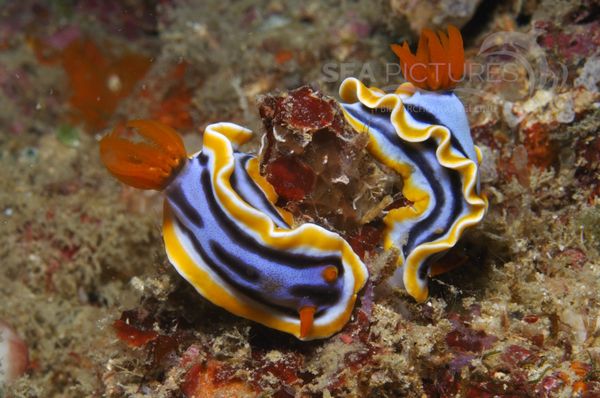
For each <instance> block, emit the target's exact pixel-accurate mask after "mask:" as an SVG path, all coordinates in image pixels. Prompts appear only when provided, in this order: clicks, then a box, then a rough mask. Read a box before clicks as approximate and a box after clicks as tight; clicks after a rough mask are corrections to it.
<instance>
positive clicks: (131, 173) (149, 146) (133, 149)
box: [100, 120, 187, 191]
mask: <svg viewBox="0 0 600 398" xmlns="http://www.w3.org/2000/svg"><path fill="white" fill-rule="evenodd" d="M132 129H133V130H135V132H137V133H138V134H139V135H140V136H141V137H142V138H143V140H141V141H134V140H132V139H131V138H124V137H123V136H124V135H125V134H127V133H130V132H131V130H132ZM100 158H101V159H102V163H104V166H106V168H107V169H108V171H110V173H111V174H112V175H114V176H115V177H116V178H117V179H119V180H120V181H121V182H124V183H125V184H127V185H131V186H132V187H134V188H139V189H155V190H158V191H159V190H162V189H163V188H164V187H166V186H167V184H168V183H169V181H170V180H171V178H172V177H173V176H174V175H175V174H176V173H177V171H179V169H180V168H181V166H183V164H184V162H185V160H186V159H187V153H186V151H185V147H184V145H183V141H182V140H181V137H180V136H179V134H177V132H176V131H175V130H173V129H172V128H170V127H169V126H166V125H164V124H162V123H158V122H155V121H150V120H132V121H129V122H127V123H126V124H125V125H120V126H117V127H116V128H115V129H114V130H113V131H111V132H110V133H109V134H108V135H106V136H105V137H104V138H102V140H101V141H100Z"/></svg>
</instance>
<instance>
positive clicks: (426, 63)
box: [391, 25, 465, 90]
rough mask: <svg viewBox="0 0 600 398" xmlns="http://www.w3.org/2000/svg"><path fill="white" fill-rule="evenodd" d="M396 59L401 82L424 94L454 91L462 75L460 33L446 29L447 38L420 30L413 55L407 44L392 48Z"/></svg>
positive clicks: (395, 45) (455, 29)
mask: <svg viewBox="0 0 600 398" xmlns="http://www.w3.org/2000/svg"><path fill="white" fill-rule="evenodd" d="M391 48H392V51H393V52H394V53H395V54H396V55H397V56H398V59H399V60H400V66H401V68H402V73H403V74H404V78H405V79H406V80H408V81H409V82H411V83H413V84H414V85H415V86H417V87H419V88H422V89H426V90H447V89H450V88H452V87H454V86H455V85H456V84H457V83H458V81H459V80H460V79H461V77H462V75H463V72H464V59H465V57H464V49H463V41H462V37H461V36H460V31H459V30H458V29H457V28H456V27H454V26H452V25H450V26H449V27H448V34H446V33H444V32H439V33H438V34H436V33H434V32H433V31H431V30H429V29H424V30H423V32H421V37H420V38H419V45H418V47H417V51H416V53H415V54H413V53H412V52H411V51H410V48H409V46H408V43H407V42H404V43H403V44H402V45H401V46H400V45H398V44H392V46H391Z"/></svg>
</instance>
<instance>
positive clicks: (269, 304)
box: [100, 120, 368, 340]
mask: <svg viewBox="0 0 600 398" xmlns="http://www.w3.org/2000/svg"><path fill="white" fill-rule="evenodd" d="M126 127H127V128H129V129H136V130H137V132H138V133H139V134H140V135H141V136H142V137H144V138H145V139H146V142H134V141H132V140H131V139H127V138H123V137H122V135H119V131H117V130H115V131H114V132H113V133H112V134H110V135H108V136H106V137H105V138H104V139H103V140H102V141H101V144H100V150H101V156H102V160H103V162H104V164H105V165H106V167H107V168H108V169H109V171H111V173H112V174H113V175H114V176H116V177H117V178H118V179H120V180H121V181H123V182H125V183H127V184H129V185H132V186H134V187H137V188H143V189H157V190H162V191H163V192H164V195H165V206H164V208H165V209H164V222H163V236H164V242H165V247H166V251H167V255H168V258H169V260H170V262H171V263H172V264H173V266H174V267H175V268H176V269H177V271H178V272H179V273H180V274H181V275H182V276H183V277H184V278H185V279H187V280H188V282H189V283H191V284H192V286H193V287H194V288H196V290H197V291H198V292H199V293H200V294H201V295H202V296H204V297H205V298H207V299H208V300H210V301H211V302H213V303H214V304H216V305H218V306H220V307H223V308H225V309H226V310H228V311H229V312H231V313H233V314H236V315H238V316H241V317H244V318H247V319H250V320H253V321H256V322H259V323H261V324H263V325H266V326H268V327H270V328H273V329H277V330H281V331H283V332H287V333H290V334H293V335H294V336H296V337H298V338H299V339H302V340H310V339H317V338H324V337H328V336H331V335H332V334H333V333H335V332H337V331H339V330H340V329H341V328H342V327H343V326H344V325H345V324H346V323H347V322H348V320H349V319H350V316H351V314H352V310H353V307H354V303H355V300H356V296H357V293H358V291H359V290H360V289H361V288H362V287H363V285H364V284H365V281H366V279H367V276H368V274H367V269H366V267H365V265H364V264H363V263H362V261H361V260H360V258H359V257H358V256H357V255H356V254H355V253H354V251H353V250H352V249H351V247H350V245H349V244H348V243H347V242H346V241H345V240H344V239H343V238H341V237H340V236H339V235H338V234H336V233H333V232H330V231H327V230H325V229H324V228H322V227H320V226H317V225H315V224H310V223H307V224H302V225H300V226H298V227H292V226H291V224H292V223H291V219H290V217H289V215H288V214H286V213H285V211H283V210H281V209H279V208H277V207H276V206H275V205H274V203H275V201H276V199H277V195H276V193H275V191H274V190H273V188H272V187H271V186H270V184H269V183H268V182H267V181H266V180H265V179H264V178H263V177H261V176H260V175H259V172H258V162H257V160H256V159H255V158H254V157H253V156H251V155H248V154H244V153H241V152H238V151H236V150H235V149H234V148H235V147H236V146H237V145H241V144H242V143H243V142H245V141H246V140H247V139H248V138H250V136H251V131H250V130H248V129H245V128H243V127H241V126H238V125H235V124H232V123H218V124H212V125H209V126H208V127H207V128H206V130H205V131H204V138H203V148H202V151H200V152H199V153H197V154H194V155H193V156H190V157H187V156H186V153H185V148H184V146H183V143H182V141H181V139H180V137H179V136H178V134H177V133H176V132H175V131H174V130H172V129H171V128H169V127H167V126H164V125H161V124H159V123H157V122H151V121H142V120H138V121H131V122H129V123H128V124H127V126H126Z"/></svg>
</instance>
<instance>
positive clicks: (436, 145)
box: [340, 27, 487, 301]
mask: <svg viewBox="0 0 600 398" xmlns="http://www.w3.org/2000/svg"><path fill="white" fill-rule="evenodd" d="M448 33H449V34H448V36H446V35H445V34H444V33H443V32H440V33H439V35H440V37H439V38H438V37H437V36H436V35H435V34H434V33H433V32H431V31H428V30H426V31H424V32H423V35H422V36H421V41H420V43H419V49H418V52H417V56H416V57H415V56H413V55H412V54H410V50H409V49H408V45H407V44H406V43H405V44H404V46H402V47H400V46H393V47H392V49H393V50H394V51H395V52H396V53H397V54H398V55H399V57H400V63H401V66H402V70H403V73H404V75H405V77H406V78H407V80H409V82H408V83H405V84H403V85H401V86H400V87H399V88H398V89H397V90H396V91H395V92H393V93H385V92H383V91H382V90H380V89H377V88H368V87H366V86H365V85H363V84H362V83H361V82H360V81H358V80H357V79H354V78H348V79H346V80H345V81H344V82H343V83H342V85H341V87H340V96H341V98H342V100H343V101H345V103H343V104H342V108H343V109H344V114H345V116H346V119H347V120H348V121H349V122H350V123H351V124H352V125H353V126H354V128H355V129H356V130H358V131H363V132H366V133H368V134H369V146H368V149H369V151H370V152H371V153H372V154H373V155H374V156H375V157H376V158H377V159H378V160H379V161H381V162H382V163H384V164H385V165H387V166H388V167H390V168H391V169H393V170H394V171H396V172H397V173H399V174H400V175H401V176H402V178H403V183H404V185H403V190H402V193H403V195H404V197H405V198H406V199H407V200H408V201H409V202H411V205H410V206H405V207H399V208H395V209H392V210H390V211H389V212H388V213H387V214H386V215H385V217H384V222H385V224H386V232H385V235H384V236H385V238H384V239H385V241H384V247H385V248H387V249H389V248H392V247H395V248H397V249H398V251H399V254H400V256H399V263H398V268H397V270H396V272H395V274H394V275H393V276H392V277H391V279H390V282H391V284H392V285H394V286H397V285H404V287H405V288H406V290H407V292H408V293H409V294H410V295H411V296H413V297H414V298H415V299H416V300H417V301H424V300H425V299H427V297H428V284H427V279H428V277H429V276H430V275H432V274H436V273H437V270H436V267H435V264H434V263H435V261H436V260H437V259H438V258H439V257H440V256H441V255H442V254H444V253H445V252H446V251H447V250H448V249H450V248H451V247H453V246H454V245H455V244H456V242H457V241H458V239H459V238H460V236H461V235H462V233H463V231H464V230H465V229H466V228H467V227H470V226H473V225H475V224H477V223H479V222H480V221H481V220H482V219H483V216H484V214H485V212H486V210H487V199H486V198H485V196H484V195H482V194H481V192H480V186H479V164H480V162H481V152H480V151H479V148H477V147H476V146H475V145H474V144H473V139H472V138H471V133H470V129H469V123H468V120H467V114H466V112H465V108H464V106H463V105H462V103H461V101H460V100H459V98H458V97H457V96H456V95H455V94H454V93H453V92H451V91H449V89H450V88H451V87H452V86H454V85H455V84H456V83H457V79H459V78H460V77H461V75H462V68H463V60H464V55H463V54H462V51H463V49H462V39H461V37H460V32H459V31H458V29H456V28H454V27H450V28H449V32H448ZM429 63H431V64H429ZM440 65H442V66H441V67H440ZM411 72H412V74H411ZM419 88H420V89H419ZM432 89H435V90H442V91H438V92H434V91H424V90H432Z"/></svg>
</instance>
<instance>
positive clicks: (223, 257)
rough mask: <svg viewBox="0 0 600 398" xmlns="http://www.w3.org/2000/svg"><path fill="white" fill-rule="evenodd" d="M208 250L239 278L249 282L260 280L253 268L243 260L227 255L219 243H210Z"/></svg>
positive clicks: (258, 274)
mask: <svg viewBox="0 0 600 398" xmlns="http://www.w3.org/2000/svg"><path fill="white" fill-rule="evenodd" d="M210 248H211V249H212V251H213V252H214V253H215V255H216V256H217V258H218V259H219V260H220V261H221V263H223V264H227V265H228V266H229V268H230V269H231V270H233V271H234V272H235V273H237V274H238V275H239V276H240V277H242V278H244V279H245V280H247V281H250V282H258V281H259V280H260V273H259V272H258V271H257V270H256V269H255V268H253V267H252V266H250V265H249V264H247V263H246V262H245V261H244V260H243V259H241V258H239V257H237V256H234V255H232V254H231V253H229V252H228V251H227V250H225V249H224V248H223V246H222V245H221V244H220V243H219V242H216V241H214V240H212V241H210Z"/></svg>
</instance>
